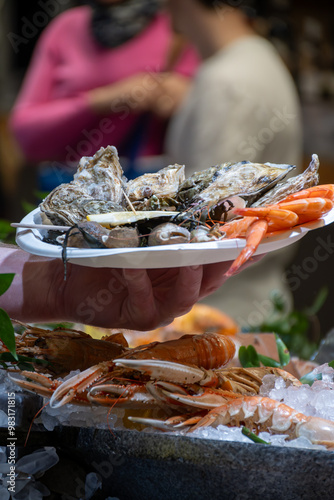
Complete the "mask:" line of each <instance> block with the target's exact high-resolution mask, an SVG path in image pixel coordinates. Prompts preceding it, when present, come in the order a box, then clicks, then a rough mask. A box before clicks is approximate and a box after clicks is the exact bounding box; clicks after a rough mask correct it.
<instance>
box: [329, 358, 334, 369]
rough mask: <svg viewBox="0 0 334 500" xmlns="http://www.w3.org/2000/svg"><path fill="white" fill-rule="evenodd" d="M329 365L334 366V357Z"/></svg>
mask: <svg viewBox="0 0 334 500" xmlns="http://www.w3.org/2000/svg"><path fill="white" fill-rule="evenodd" d="M328 366H330V367H331V368H334V359H333V361H330V362H329V363H328Z"/></svg>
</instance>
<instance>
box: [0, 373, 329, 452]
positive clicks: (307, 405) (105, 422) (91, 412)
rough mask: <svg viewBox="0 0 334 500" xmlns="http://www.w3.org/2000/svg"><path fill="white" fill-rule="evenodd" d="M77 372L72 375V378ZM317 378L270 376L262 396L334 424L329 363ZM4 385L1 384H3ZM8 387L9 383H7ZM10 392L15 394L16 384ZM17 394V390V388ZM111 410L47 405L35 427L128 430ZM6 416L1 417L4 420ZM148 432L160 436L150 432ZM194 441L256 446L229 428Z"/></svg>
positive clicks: (204, 432) (277, 439) (281, 441)
mask: <svg viewBox="0 0 334 500" xmlns="http://www.w3.org/2000/svg"><path fill="white" fill-rule="evenodd" d="M75 373H76V372H71V374H70V375H69V376H72V375H74V374H75ZM312 373H313V374H314V375H315V376H316V375H319V374H321V377H322V380H316V381H315V382H314V383H313V384H312V386H309V385H307V384H303V385H302V386H300V387H295V386H293V385H291V384H289V382H287V383H286V382H285V381H284V380H283V378H282V377H277V376H275V375H266V376H265V377H264V378H263V384H262V386H261V388H260V395H261V396H266V397H269V398H272V399H275V400H277V401H280V402H282V403H284V404H286V405H288V406H290V407H291V408H294V409H295V410H297V411H299V412H301V413H304V414H305V415H309V416H317V417H321V418H325V419H328V420H333V421H334V369H333V368H331V367H329V366H328V364H327V363H325V364H323V365H321V366H318V367H316V368H315V369H314V370H313V372H312ZM0 383H1V382H0ZM5 383H8V382H6V381H5ZM9 383H10V384H11V385H10V387H9V389H10V390H13V384H12V383H11V382H10V381H9ZM15 390H17V388H16V386H15ZM109 410H110V409H109V408H108V407H102V406H90V407H85V406H77V405H71V404H68V405H66V406H62V407H60V408H50V406H49V405H47V406H46V407H45V408H44V409H43V411H42V412H41V414H40V416H39V417H38V418H37V419H36V420H35V423H42V424H43V425H44V427H45V428H46V429H47V430H50V431H51V430H53V429H54V428H55V426H59V425H68V426H76V427H95V428H108V427H109V428H124V426H123V422H122V420H123V416H124V410H121V409H115V408H113V410H112V412H110V411H109ZM4 417H5V415H2V414H1V413H0V420H1V419H4ZM145 431H146V432H159V431H157V430H155V429H152V428H148V429H146V430H145ZM192 436H194V437H199V438H200V437H201V438H206V439H215V440H224V441H239V442H244V443H252V441H251V440H250V439H249V438H247V437H246V436H244V435H243V434H242V432H241V429H239V428H229V427H226V426H223V425H221V426H218V427H217V428H212V427H207V428H202V429H198V430H197V431H195V432H194V433H192ZM259 437H260V438H261V439H263V440H264V441H267V442H269V443H271V444H272V445H276V446H288V447H299V448H309V449H317V450H326V448H325V447H324V446H321V445H313V444H312V443H311V442H310V441H308V440H307V439H306V438H302V437H300V438H297V439H294V440H292V441H287V440H286V439H287V436H285V435H270V434H269V433H266V432H264V433H260V435H259Z"/></svg>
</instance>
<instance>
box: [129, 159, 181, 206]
mask: <svg viewBox="0 0 334 500" xmlns="http://www.w3.org/2000/svg"><path fill="white" fill-rule="evenodd" d="M184 179H185V173H184V165H177V164H176V165H169V166H168V167H165V168H162V169H161V170H158V172H155V173H152V174H144V175H141V176H140V177H137V178H136V179H133V180H131V181H129V182H128V183H127V185H126V194H127V196H128V198H129V200H130V202H131V203H132V205H133V206H134V208H135V209H136V210H163V209H165V208H169V209H170V207H173V206H175V205H177V201H176V195H177V193H178V190H179V188H180V185H181V183H182V182H183V181H184Z"/></svg>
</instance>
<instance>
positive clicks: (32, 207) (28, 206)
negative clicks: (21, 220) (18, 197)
mask: <svg viewBox="0 0 334 500" xmlns="http://www.w3.org/2000/svg"><path fill="white" fill-rule="evenodd" d="M21 205H22V208H23V210H24V211H25V213H26V214H29V213H30V212H32V211H33V210H35V208H36V205H34V204H33V203H30V202H29V201H25V200H22V201H21Z"/></svg>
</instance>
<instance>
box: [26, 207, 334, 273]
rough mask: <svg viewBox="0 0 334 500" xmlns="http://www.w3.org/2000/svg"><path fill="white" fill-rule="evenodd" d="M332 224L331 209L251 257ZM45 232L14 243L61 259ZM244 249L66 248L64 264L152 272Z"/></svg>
mask: <svg viewBox="0 0 334 500" xmlns="http://www.w3.org/2000/svg"><path fill="white" fill-rule="evenodd" d="M333 221H334V209H333V210H331V212H330V213H329V214H327V215H326V216H325V217H324V218H323V219H319V220H317V221H315V222H309V223H308V224H305V225H303V226H299V227H296V228H294V229H293V230H289V231H286V232H285V233H284V234H280V235H278V236H274V237H270V238H265V239H264V240H263V243H261V244H260V245H259V247H258V249H257V251H256V253H255V255H261V254H265V253H268V252H273V251H274V250H279V249H280V248H284V247H286V246H288V245H291V244H292V243H294V242H295V241H298V240H299V239H300V238H302V237H303V236H305V235H306V233H307V232H308V231H309V230H311V229H317V228H319V227H323V226H326V225H327V224H330V223H332V222H333ZM21 222H22V223H26V224H32V223H39V222H40V211H39V208H37V209H36V210H34V211H32V212H30V214H28V215H27V216H26V217H24V219H22V221H21ZM46 234H47V231H43V230H37V229H24V228H19V229H17V233H16V242H17V244H18V245H19V246H20V247H21V248H22V249H23V250H25V251H27V252H29V253H31V254H34V255H42V256H44V257H51V258H61V254H62V247H60V246H56V245H52V244H50V243H45V242H44V241H42V238H43V235H46ZM244 246H245V240H244V239H241V238H236V239H230V240H222V241H214V242H208V243H187V244H182V245H181V244H179V245H163V246H156V247H142V248H112V249H110V248H108V249H105V250H104V249H85V248H68V249H67V257H68V261H69V262H72V263H74V264H79V265H81V266H89V267H118V268H132V269H140V268H145V269H153V268H165V267H180V266H194V265H200V264H212V263H213V262H223V261H229V260H234V259H235V258H236V257H237V256H238V255H239V253H240V251H241V250H242V248H243V247H244Z"/></svg>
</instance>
